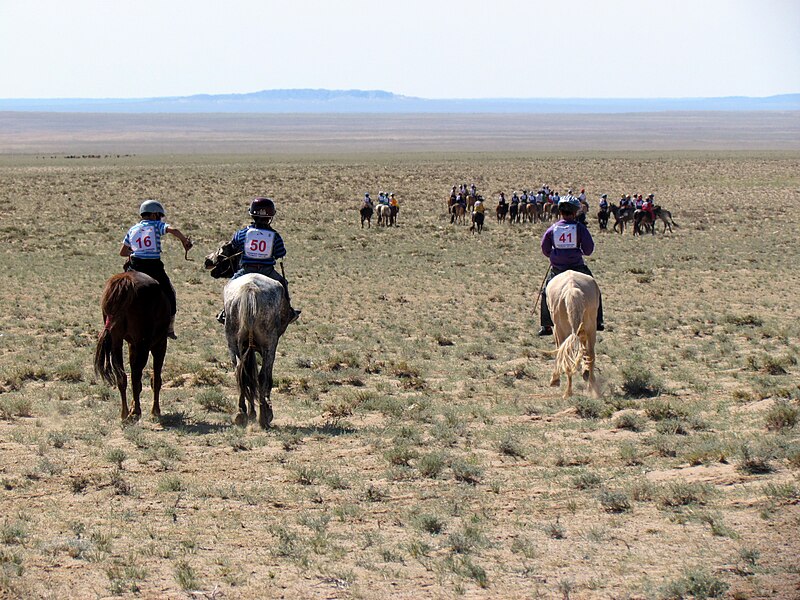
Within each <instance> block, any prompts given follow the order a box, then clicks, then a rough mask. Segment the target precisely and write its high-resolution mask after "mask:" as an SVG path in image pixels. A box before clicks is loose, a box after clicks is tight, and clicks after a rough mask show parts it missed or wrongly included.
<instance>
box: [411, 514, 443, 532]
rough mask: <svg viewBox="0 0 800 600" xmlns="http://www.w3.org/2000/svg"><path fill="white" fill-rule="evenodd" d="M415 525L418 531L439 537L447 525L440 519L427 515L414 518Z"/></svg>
mask: <svg viewBox="0 0 800 600" xmlns="http://www.w3.org/2000/svg"><path fill="white" fill-rule="evenodd" d="M414 524H415V525H416V527H417V529H420V530H422V531H426V532H428V533H430V534H432V535H439V534H440V533H442V532H443V531H444V528H445V523H444V521H443V520H442V519H441V518H440V517H438V516H436V515H430V514H427V513H423V514H420V515H417V516H416V517H415V518H414Z"/></svg>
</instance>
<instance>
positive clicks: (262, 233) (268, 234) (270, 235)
mask: <svg viewBox="0 0 800 600" xmlns="http://www.w3.org/2000/svg"><path fill="white" fill-rule="evenodd" d="M274 241H275V233H274V232H272V231H266V230H264V229H248V230H247V233H246V234H245V238H244V253H245V256H247V257H248V258H256V259H265V258H272V244H273V242H274Z"/></svg>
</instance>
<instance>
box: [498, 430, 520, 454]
mask: <svg viewBox="0 0 800 600" xmlns="http://www.w3.org/2000/svg"><path fill="white" fill-rule="evenodd" d="M497 449H498V450H499V451H500V453H501V454H505V455H506V456H511V457H513V458H525V447H524V446H523V444H522V442H521V441H520V439H519V437H518V436H517V435H515V434H513V433H507V434H506V435H504V436H503V437H502V438H501V439H500V441H499V442H498V444H497Z"/></svg>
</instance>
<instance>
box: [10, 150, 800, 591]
mask: <svg viewBox="0 0 800 600" xmlns="http://www.w3.org/2000/svg"><path fill="white" fill-rule="evenodd" d="M43 135H44V134H43ZM776 135H777V134H776ZM234 137H235V136H234ZM25 139H27V140H28V141H25V142H24V145H26V147H28V148H33V149H34V152H33V153H31V154H6V155H4V156H2V157H0V209H2V215H3V216H2V221H1V222H0V242H1V244H0V252H2V264H3V269H2V270H0V271H1V272H0V299H2V305H3V307H4V310H3V311H2V313H1V314H0V528H1V529H0V597H2V598H6V597H7V598H39V597H41V598H65V597H69V598H104V597H112V596H118V597H140V598H188V597H191V598H241V599H250V598H366V599H372V598H386V597H398V598H451V597H465V598H535V597H541V598H573V599H578V598H680V597H685V598H689V597H696V598H704V597H725V598H738V599H745V598H753V599H755V598H797V597H800V562H798V556H800V542H798V538H797V531H798V525H800V423H798V421H799V420H800V386H798V383H797V382H798V366H797V361H798V355H799V354H800V351H799V348H800V347H799V346H798V342H797V340H798V333H800V328H799V327H798V323H797V314H798V309H800V305H798V301H797V298H798V294H800V277H798V275H797V274H796V272H794V270H793V269H792V268H791V266H792V265H794V264H796V263H797V262H798V259H800V246H798V245H797V244H794V243H792V241H791V240H792V239H793V235H794V232H796V231H797V230H798V225H799V224H800V217H798V214H800V212H799V211H798V209H800V175H799V174H800V153H798V151H797V149H791V148H788V149H787V148H784V149H782V150H779V151H778V150H774V151H772V150H770V151H767V150H765V151H755V150H753V151H747V152H745V151H732V150H731V149H725V148H724V146H725V144H724V140H723V141H722V142H719V141H718V146H722V147H723V148H719V147H718V148H717V149H713V150H702V151H699V150H691V149H690V150H686V151H679V150H675V149H670V148H664V149H661V150H658V149H654V150H651V151H648V152H646V153H638V152H635V151H632V150H630V151H625V152H605V151H599V150H598V151H589V150H583V151H578V150H575V151H569V152H566V151H565V152H564V153H561V154H558V153H537V152H535V151H533V150H529V151H524V152H511V151H500V150H496V149H495V150H492V151H488V150H485V151H481V152H476V153H466V152H458V153H450V152H446V151H443V150H441V149H436V150H430V149H428V148H427V147H425V146H424V145H423V146H420V147H417V148H416V149H414V150H413V151H409V152H398V153H396V154H392V153H391V150H390V149H389V148H387V149H386V152H381V153H377V154H375V155H370V154H369V153H359V152H358V151H357V150H356V149H355V144H352V143H351V145H350V146H348V149H347V151H346V152H343V153H339V152H338V151H330V152H329V153H328V154H325V155H320V154H317V153H315V152H314V151H308V150H307V149H304V148H301V150H303V151H306V153H305V154H302V153H301V154H281V153H264V154H259V153H254V154H227V155H226V154H224V153H223V152H219V153H213V152H208V151H206V153H190V154H177V153H166V154H159V153H148V154H137V153H136V152H130V153H126V152H124V151H122V152H120V154H119V156H117V154H116V152H115V153H114V154H113V155H108V156H106V149H108V150H111V149H112V148H111V146H109V147H108V148H106V149H103V150H101V151H100V152H98V154H99V155H100V156H99V157H94V156H92V157H89V156H87V157H84V158H81V157H77V158H67V156H69V155H71V153H72V150H74V149H71V150H69V151H64V152H62V153H55V154H54V153H53V148H43V147H37V146H36V143H37V142H36V141H35V140H33V141H31V140H32V137H31V136H28V137H27V138H25ZM776 139H777V138H776ZM17 140H18V141H20V143H22V141H24V140H23V136H21V134H19V135H18V137H17ZM107 141H108V138H107V137H104V138H102V139H101V140H100V141H98V146H102V145H103V144H104V143H106V142H107ZM502 141H503V140H502V136H497V138H496V139H494V141H492V144H493V145H496V146H502ZM287 143H288V142H287ZM715 143H717V142H715ZM28 144H29V145H28ZM112 145H113V144H112ZM45 146H47V143H45ZM178 146H181V144H180V143H178ZM165 147H166V146H165ZM37 148H38V150H37ZM171 148H172V149H173V150H174V149H175V147H171ZM203 148H206V149H207V147H206V146H203ZM114 149H116V148H114ZM123 150H124V149H123ZM92 154H93V153H92ZM463 182H466V183H467V184H470V183H473V182H474V183H476V185H477V186H478V189H479V191H481V192H482V193H484V194H485V195H486V196H487V198H488V199H489V200H488V205H489V207H490V209H491V210H492V211H493V209H494V205H495V204H496V197H497V194H498V193H499V191H501V190H502V191H504V192H505V193H506V195H507V196H510V194H511V192H512V191H514V190H516V191H521V190H522V189H534V188H536V187H538V186H540V185H541V184H542V183H548V184H549V185H550V186H551V187H553V188H555V189H558V190H561V191H565V190H566V189H568V188H573V189H576V190H577V189H580V188H582V187H583V188H586V191H587V195H588V197H589V199H590V201H591V203H592V206H593V207H596V204H597V198H598V196H599V194H601V193H607V194H609V198H610V199H611V200H616V199H617V198H618V197H619V195H620V194H622V193H639V192H641V193H643V194H645V195H646V194H648V193H650V192H653V193H655V194H656V200H657V202H658V203H659V204H661V205H663V206H664V207H666V208H668V209H669V210H671V211H672V214H673V217H674V220H675V222H677V223H678V227H676V228H675V229H674V230H673V231H672V232H669V231H667V232H663V231H662V229H661V227H659V228H658V230H657V233H656V234H655V235H649V234H648V235H643V236H633V235H632V234H631V232H629V231H628V232H626V233H625V234H624V235H619V234H616V233H613V232H610V231H601V230H599V228H598V226H597V222H596V220H594V219H593V218H592V219H590V230H591V232H592V234H593V236H594V238H595V241H596V246H597V248H596V251H595V254H594V255H593V256H592V257H590V258H589V259H587V262H588V264H589V265H590V267H591V269H592V271H593V272H594V273H595V276H596V277H597V279H598V282H599V284H600V286H601V289H602V291H603V298H604V304H605V310H606V315H607V317H606V320H607V324H608V326H607V330H606V331H605V332H602V333H601V334H599V339H598V368H599V372H600V379H601V383H602V389H603V394H602V397H601V399H600V400H594V399H592V398H590V397H588V396H587V395H585V387H584V386H583V383H582V382H579V383H577V384H576V395H575V396H573V397H572V398H569V399H564V398H562V396H561V391H562V390H559V389H553V388H550V387H549V386H548V382H549V378H550V371H551V369H552V360H553V359H552V355H551V354H550V353H549V351H551V350H552V348H553V343H552V340H551V339H549V338H540V337H537V336H536V335H535V334H536V329H537V328H538V316H537V315H535V314H534V313H533V307H534V304H535V302H536V296H537V291H538V289H539V284H540V282H541V279H542V276H543V275H544V272H545V268H546V265H547V262H546V259H545V258H544V257H543V256H542V255H541V252H540V250H539V238H540V237H541V234H542V233H543V231H544V229H545V227H546V224H542V223H536V224H531V223H526V224H516V225H509V224H507V223H506V224H498V223H496V221H495V219H494V215H493V214H492V215H491V216H490V217H487V225H486V229H485V231H484V232H483V233H482V234H481V235H472V234H470V232H469V231H468V228H467V227H463V226H458V225H451V224H450V223H449V217H448V215H447V211H446V207H445V195H446V193H447V192H448V190H449V189H450V187H451V186H452V185H454V184H458V183H463ZM380 190H386V191H391V192H395V193H396V194H397V196H398V197H399V199H400V202H401V209H400V215H399V220H398V225H397V227H390V228H384V227H376V226H375V223H374V221H373V223H372V227H371V228H369V229H366V228H365V229H362V228H361V227H360V226H359V222H358V212H357V210H358V206H359V199H360V198H361V197H363V194H364V192H370V193H371V194H372V195H373V197H376V196H377V193H378V191H380ZM262 194H263V195H269V196H271V197H273V198H274V199H275V200H276V203H277V207H278V216H277V218H276V221H275V228H276V229H277V230H278V231H280V232H281V234H282V235H283V237H284V239H285V241H286V245H287V251H288V256H287V259H286V261H285V267H286V274H287V277H288V279H289V281H290V282H291V286H292V287H291V290H292V296H293V299H294V304H295V305H296V306H297V307H298V308H301V309H302V310H303V315H302V318H301V320H300V321H299V322H297V323H295V324H293V325H291V326H290V328H289V330H288V331H287V332H286V335H285V336H284V337H283V338H282V339H281V342H280V345H279V356H278V359H277V361H276V365H275V374H276V381H275V389H274V391H273V396H272V401H273V406H274V410H275V421H274V423H273V425H274V427H273V428H272V429H271V430H269V431H266V432H265V431H260V430H259V429H258V428H257V427H255V426H252V425H251V426H249V427H248V428H246V429H242V428H238V427H235V426H233V424H232V420H233V413H234V410H235V403H236V398H237V391H236V388H235V381H234V378H233V370H232V368H231V366H230V363H229V360H228V356H227V350H226V347H225V341H224V334H223V328H222V327H221V326H220V325H219V324H218V323H217V322H216V321H215V319H214V316H215V314H216V312H217V311H218V310H219V308H220V306H221V290H222V287H223V285H224V283H225V282H224V281H219V280H214V279H211V278H210V277H209V276H208V275H207V274H206V273H205V272H204V271H203V269H202V261H201V260H200V259H201V257H202V255H203V254H205V253H206V252H210V251H211V250H213V249H214V248H216V246H217V244H218V243H219V242H221V241H223V240H226V239H228V238H229V237H230V236H231V234H232V233H233V231H235V229H237V228H238V227H241V226H243V225H244V224H246V223H247V216H246V209H247V206H248V202H249V200H250V199H251V198H252V197H254V196H256V195H262ZM150 197H154V198H158V199H160V200H162V201H163V202H164V204H165V206H166V209H167V213H168V218H167V221H168V222H169V223H171V224H173V225H175V226H177V227H179V228H180V229H181V230H182V231H183V232H184V233H186V234H188V235H190V236H191V237H192V238H193V240H194V241H195V243H196V248H195V250H193V251H192V255H193V257H194V261H193V262H186V261H184V260H183V251H182V249H181V248H180V245H179V244H178V243H177V242H176V241H175V240H172V239H170V240H168V241H167V242H166V243H165V252H164V261H165V264H166V266H167V272H168V273H169V274H170V277H171V279H172V281H173V283H174V285H175V288H176V290H177V295H178V303H179V312H178V317H177V333H178V336H179V339H178V340H177V341H174V342H170V345H169V351H168V354H167V359H166V365H165V382H166V384H165V390H164V393H163V397H162V411H163V413H164V415H163V417H162V418H161V419H160V420H153V419H150V418H144V419H142V421H141V422H140V423H138V424H135V425H127V426H122V425H121V424H120V422H119V398H118V393H117V391H116V390H114V389H109V388H108V387H107V386H105V385H104V384H102V383H101V382H100V381H99V380H98V378H97V377H96V376H95V375H94V373H93V372H92V360H93V352H94V345H95V343H96V339H97V335H98V333H99V331H100V329H101V327H102V323H101V316H100V310H99V306H98V301H99V295H100V291H101V289H102V285H103V282H104V281H105V279H106V278H107V277H109V276H110V275H111V274H113V273H115V272H117V271H118V270H119V268H120V264H121V259H120V258H119V257H118V256H117V253H118V250H119V245H120V241H121V240H122V238H123V236H124V233H125V231H126V229H127V228H128V227H130V226H131V225H132V224H133V223H134V222H135V221H136V209H137V207H138V205H139V203H140V202H141V201H142V200H143V199H145V198H150ZM150 399H151V396H150V392H149V389H145V392H144V407H143V408H145V410H147V409H148V407H149V402H150Z"/></svg>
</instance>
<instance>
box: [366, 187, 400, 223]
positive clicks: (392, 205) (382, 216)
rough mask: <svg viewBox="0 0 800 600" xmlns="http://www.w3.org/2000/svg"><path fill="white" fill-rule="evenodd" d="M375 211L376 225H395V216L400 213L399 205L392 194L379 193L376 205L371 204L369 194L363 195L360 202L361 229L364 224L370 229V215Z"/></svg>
mask: <svg viewBox="0 0 800 600" xmlns="http://www.w3.org/2000/svg"><path fill="white" fill-rule="evenodd" d="M376 211H377V213H378V225H383V226H391V225H397V215H398V213H399V212H400V203H399V201H398V200H397V198H396V197H395V195H394V192H389V193H387V192H379V193H378V202H377V205H376V204H375V202H373V200H372V198H371V197H370V195H369V192H367V193H365V194H364V199H363V200H362V201H361V208H360V209H359V213H360V214H361V227H362V228H363V227H364V223H366V224H367V227H372V215H373V213H375V212H376Z"/></svg>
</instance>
